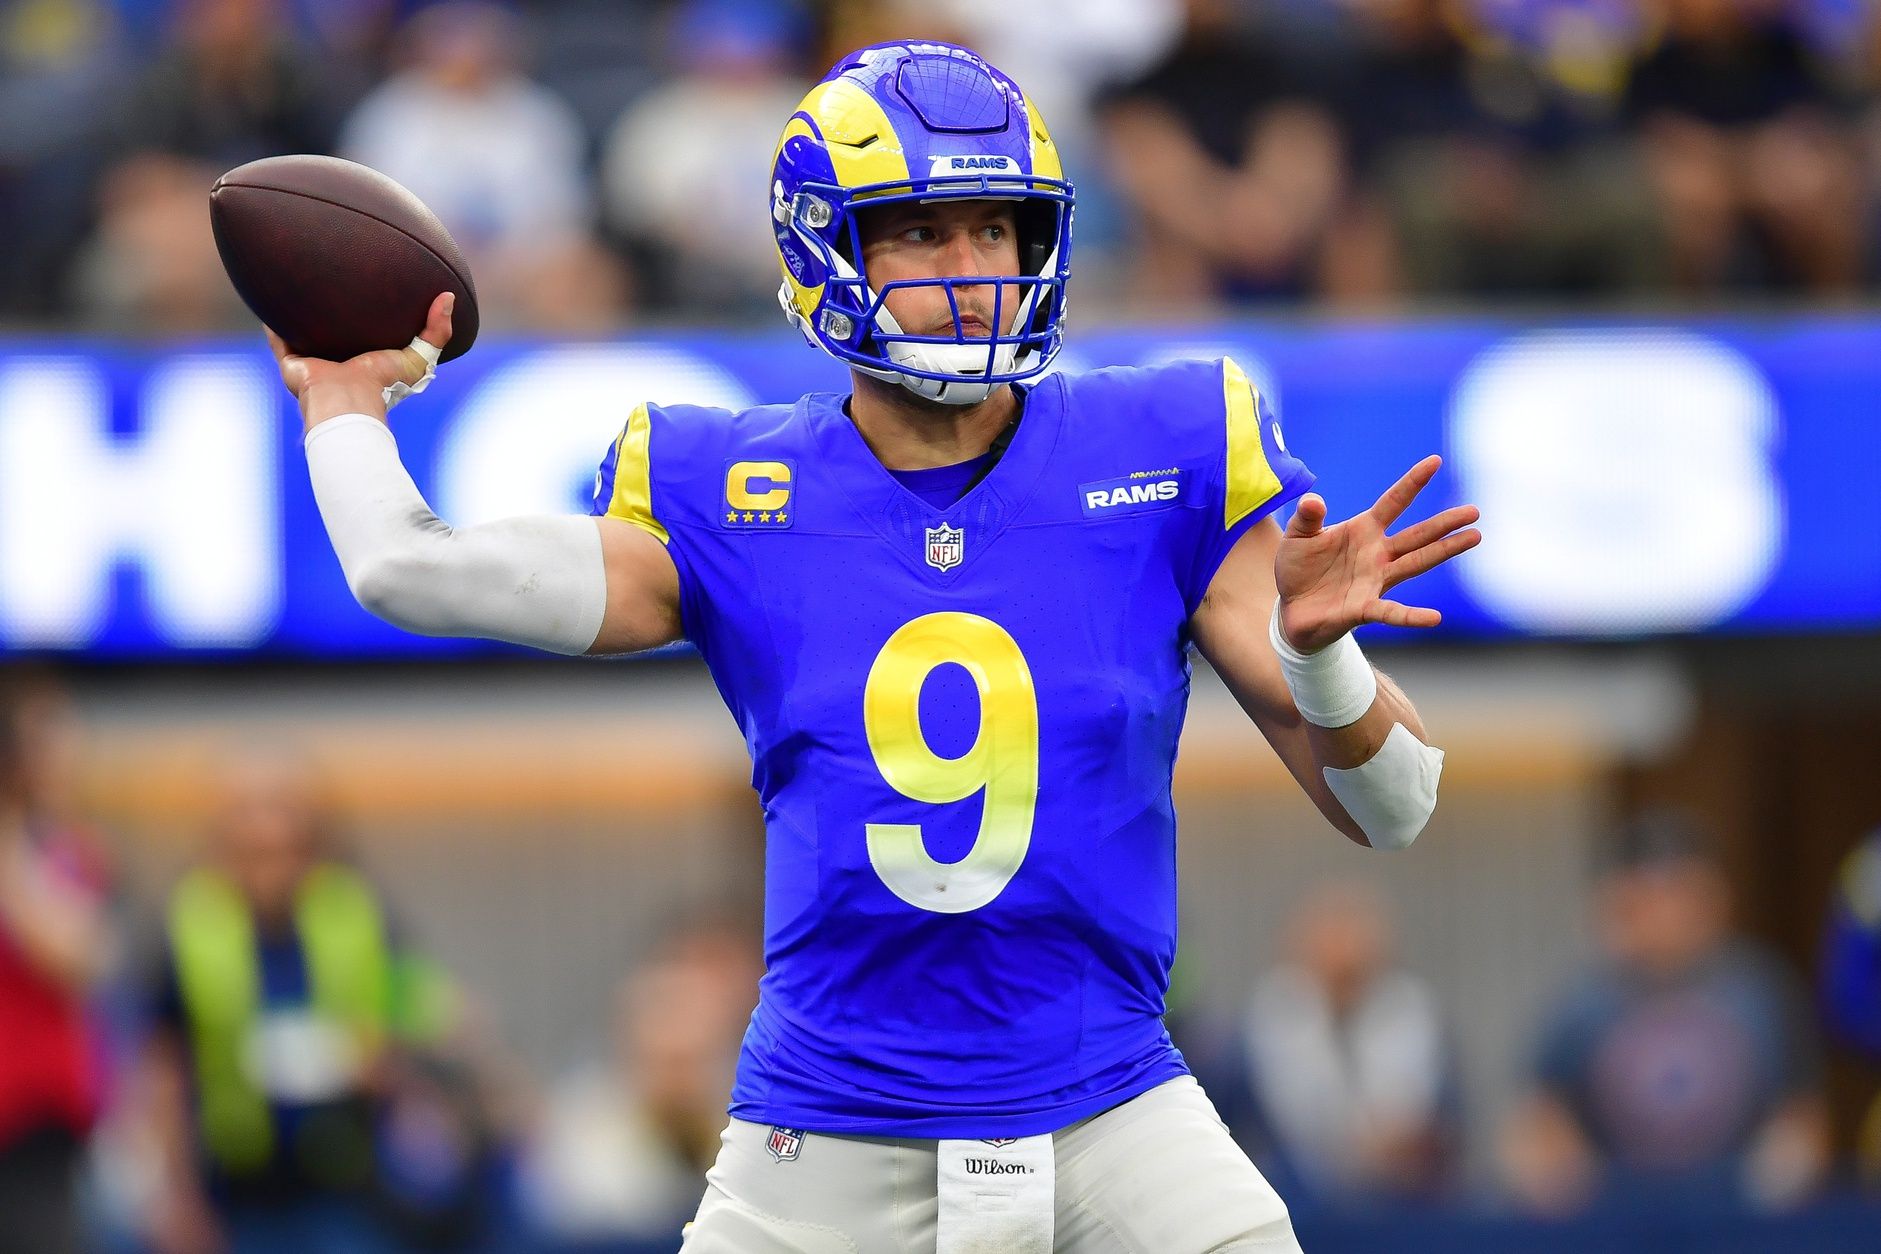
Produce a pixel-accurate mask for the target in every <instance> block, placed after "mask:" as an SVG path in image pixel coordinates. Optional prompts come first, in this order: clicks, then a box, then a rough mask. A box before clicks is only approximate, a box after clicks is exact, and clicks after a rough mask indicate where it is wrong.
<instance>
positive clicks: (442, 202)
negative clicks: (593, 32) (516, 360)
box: [340, 0, 692, 331]
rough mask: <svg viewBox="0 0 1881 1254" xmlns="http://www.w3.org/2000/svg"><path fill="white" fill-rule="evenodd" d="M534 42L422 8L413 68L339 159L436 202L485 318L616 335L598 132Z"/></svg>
mask: <svg viewBox="0 0 1881 1254" xmlns="http://www.w3.org/2000/svg"><path fill="white" fill-rule="evenodd" d="M525 33H526V32H525V30H524V28H523V27H522V25H521V23H520V21H519V19H518V18H517V17H516V15H515V14H514V13H512V12H511V11H510V10H509V9H507V8H505V7H503V6H501V5H497V4H493V3H485V2H484V0H448V2H447V3H442V4H436V5H432V6H430V7H428V8H425V9H422V10H420V11H419V12H418V14H417V15H416V16H415V17H413V18H412V20H411V22H410V23H409V24H408V25H407V26H406V28H405V29H404V31H403V32H402V34H401V36H400V43H401V45H402V47H403V50H404V58H403V59H404V62H405V68H403V69H401V70H400V71H398V72H397V73H395V74H393V75H392V77H391V78H389V79H387V80H386V81H385V82H384V83H383V84H381V85H380V86H379V87H378V88H376V89H375V90H374V91H373V92H372V93H371V94H370V95H369V96H367V97H366V99H365V100H363V101H362V102H361V103H360V105H359V108H358V109H357V110H356V111H355V112H354V113H353V115H352V116H351V117H350V118H349V119H348V120H347V122H346V126H345V132H344V135H343V137H342V141H341V145H340V148H341V155H342V156H345V157H349V158H351V159H352V160H354V161H359V162H363V163H364V164H366V165H369V166H372V167H373V168H374V169H377V170H380V171H383V172H384V173H386V174H388V175H390V176H391V177H393V178H395V179H397V180H398V181H399V182H400V183H403V184H404V185H405V186H406V187H407V188H409V189H410V190H411V191H412V192H413V193H414V194H416V195H417V196H418V198H419V199H420V200H423V201H424V202H425V203H426V204H427V205H429V206H430V207H431V209H432V210H433V212H435V213H436V214H437V215H438V217H439V218H440V219H441V220H442V221H443V223H444V225H445V226H446V227H448V228H449V229H450V232H451V235H452V236H453V237H454V238H455V239H456V240H457V242H458V244H459V245H460V246H462V248H463V249H464V252H465V254H466V256H467V257H468V258H469V259H470V262H471V266H472V269H473V270H474V272H475V275H476V280H477V288H478V294H479V296H480V297H482V300H481V302H480V303H481V307H482V308H483V310H484V311H485V315H484V316H485V318H486V319H487V320H492V321H498V322H512V323H520V324H523V325H527V326H532V327H538V328H542V329H546V330H556V331H594V330H602V329H606V328H608V327H609V326H611V325H613V324H614V323H616V322H617V321H618V320H619V319H620V318H621V317H623V316H624V314H625V306H626V304H627V301H628V299H629V292H628V287H627V280H626V276H625V275H624V274H623V272H622V268H621V265H620V263H619V262H618V261H617V260H616V259H614V258H613V257H611V256H610V255H609V254H607V253H606V252H605V250H603V249H601V248H600V247H599V246H598V245H597V244H596V243H595V240H594V237H593V230H592V225H593V217H594V190H593V187H592V186H591V184H590V180H589V177H588V173H587V144H588V140H587V136H586V135H585V134H584V133H583V131H582V128H581V122H580V120H579V118H577V117H576V115H575V112H574V110H573V109H572V108H570V107H569V105H568V104H567V103H565V102H564V101H563V100H562V99H561V98H560V97H558V96H556V95H555V94H554V93H553V92H551V91H549V90H548V89H547V88H545V87H543V86H541V85H540V84H538V83H534V82H532V81H530V79H528V78H527V77H526V76H525V75H524V73H523V70H522V57H523V51H524V47H525ZM691 142H692V138H691V136H690V134H689V135H688V138H687V141H686V143H687V144H688V145H689V144H690V143H691ZM683 147H684V146H683V145H682V146H681V147H679V148H674V149H673V150H672V151H674V152H677V151H680V150H682V148H683Z"/></svg>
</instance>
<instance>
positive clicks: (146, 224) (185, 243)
mask: <svg viewBox="0 0 1881 1254" xmlns="http://www.w3.org/2000/svg"><path fill="white" fill-rule="evenodd" d="M220 173H221V171H220V170H218V169H216V168H215V167H214V166H212V165H208V164H205V163H203V162H201V161H193V160H189V159H187V158H183V157H177V156H172V155H169V154H165V153H160V152H146V153H141V154H139V155H137V156H134V157H130V158H128V159H126V160H124V161H122V162H120V163H119V164H118V165H117V166H116V168H114V169H112V170H111V171H110V172H109V173H108V174H107V175H106V176H105V177H104V179H103V180H102V182H101V183H100V185H99V188H98V229H97V231H96V232H95V233H94V234H93V236H92V237H91V239H90V240H89V241H88V242H87V243H86V244H85V246H84V248H83V249H82V250H81V251H80V253H79V255H78V258H77V260H76V263H75V264H74V266H73V270H72V276H71V291H72V297H73V303H74V307H75V308H76V309H77V310H78V311H79V312H80V313H81V314H82V316H83V317H84V318H85V320H86V321H87V323H89V324H90V325H91V326H92V327H93V328H94V329H98V330H104V331H112V332H116V333H118V334H122V335H137V334H143V333H148V331H149V330H150V329H151V328H153V327H161V328H162V329H163V330H164V331H165V333H167V334H171V335H190V334H200V333H203V332H212V331H228V330H235V329H243V330H252V329H253V328H254V318H253V316H252V315H251V314H249V313H248V311H247V309H246V307H244V306H243V304H242V302H241V298H240V297H238V296H237V295H236V294H235V289H234V288H233V287H232V286H230V284H229V280H228V276H227V275H225V274H224V273H223V270H222V262H221V259H220V257H218V256H217V254H216V243H215V236H214V235H213V234H212V233H211V231H210V229H209V213H208V203H209V198H208V188H209V186H210V185H211V184H212V183H214V182H215V179H216V176H217V175H218V174H220Z"/></svg>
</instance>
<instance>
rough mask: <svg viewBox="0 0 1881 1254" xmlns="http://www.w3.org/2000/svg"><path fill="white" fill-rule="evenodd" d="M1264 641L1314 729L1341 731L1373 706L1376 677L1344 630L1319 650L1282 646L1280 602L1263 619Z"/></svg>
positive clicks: (1376, 684)
mask: <svg viewBox="0 0 1881 1254" xmlns="http://www.w3.org/2000/svg"><path fill="white" fill-rule="evenodd" d="M1267 638H1268V640H1269V641H1271V642H1272V644H1273V647H1274V653H1275V655H1276V656H1277V657H1279V659H1280V673H1281V674H1282V675H1284V676H1286V680H1287V691H1289V692H1291V693H1292V694H1293V704H1294V705H1295V706H1297V707H1299V711H1300V717H1301V718H1303V719H1305V720H1306V721H1307V722H1309V723H1311V724H1313V725H1314V726H1315V727H1345V726H1347V725H1349V724H1352V723H1356V722H1358V721H1359V719H1361V718H1363V717H1364V716H1365V711H1367V710H1369V709H1371V708H1372V702H1373V701H1374V700H1375V699H1376V698H1377V696H1378V675H1377V673H1376V672H1374V671H1373V670H1372V664H1371V663H1370V662H1367V661H1366V660H1365V654H1364V653H1363V652H1362V651H1361V650H1360V649H1359V646H1358V641H1356V640H1354V639H1353V638H1352V633H1350V632H1347V633H1346V634H1345V635H1343V636H1340V637H1339V638H1338V639H1337V640H1335V641H1333V642H1332V643H1331V644H1329V645H1327V646H1326V647H1325V648H1323V649H1319V650H1316V651H1314V652H1312V653H1302V652H1300V651H1299V650H1298V649H1296V648H1294V647H1293V646H1292V645H1291V644H1289V643H1287V638H1286V636H1285V634H1284V633H1282V632H1281V630H1280V602H1279V600H1277V599H1276V600H1275V601H1274V613H1273V617H1272V618H1270V619H1268V620H1267Z"/></svg>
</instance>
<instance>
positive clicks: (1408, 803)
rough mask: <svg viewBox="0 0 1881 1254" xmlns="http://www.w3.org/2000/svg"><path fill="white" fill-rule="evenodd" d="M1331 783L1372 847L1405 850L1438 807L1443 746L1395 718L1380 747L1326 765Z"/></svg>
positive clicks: (1327, 783) (1324, 770)
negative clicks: (1353, 762) (1360, 757)
mask: <svg viewBox="0 0 1881 1254" xmlns="http://www.w3.org/2000/svg"><path fill="white" fill-rule="evenodd" d="M1323 773H1324V775H1325V776H1326V787H1328V788H1330V789H1332V795H1333V796H1335V797H1337V798H1338V799H1339V804H1340V805H1342V806H1344V807H1345V812H1346V813H1347V814H1349V815H1351V816H1352V821H1353V822H1355V823H1357V824H1358V825H1359V829H1360V830H1361V831H1363V832H1364V833H1365V839H1366V840H1367V841H1369V842H1371V846H1372V848H1373V849H1402V848H1404V847H1405V846H1406V845H1409V844H1410V843H1411V842H1412V841H1414V840H1416V839H1417V836H1418V833H1420V832H1422V831H1423V830H1424V824H1426V823H1428V822H1430V815H1431V812H1432V811H1433V810H1435V809H1436V808H1437V779H1438V777H1439V776H1441V775H1442V774H1443V750H1441V749H1433V748H1431V747H1430V746H1429V745H1427V744H1425V743H1424V742H1423V741H1421V740H1419V739H1418V738H1417V737H1416V736H1414V735H1412V734H1411V730H1410V728H1408V727H1406V726H1405V725H1404V724H1403V723H1393V724H1392V725H1391V734H1390V735H1388V736H1386V737H1385V743H1384V744H1382V745H1380V746H1379V748H1378V752H1377V753H1374V754H1373V755H1372V756H1371V757H1370V758H1368V759H1366V760H1365V761H1363V762H1361V763H1359V764H1358V765H1357V766H1353V767H1348V768H1346V769H1345V770H1339V769H1338V768H1336V767H1331V766H1328V767H1325V768H1323Z"/></svg>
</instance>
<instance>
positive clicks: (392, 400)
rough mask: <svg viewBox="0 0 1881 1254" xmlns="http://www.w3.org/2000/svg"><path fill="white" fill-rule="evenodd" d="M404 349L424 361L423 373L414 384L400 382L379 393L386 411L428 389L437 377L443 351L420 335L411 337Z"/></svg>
mask: <svg viewBox="0 0 1881 1254" xmlns="http://www.w3.org/2000/svg"><path fill="white" fill-rule="evenodd" d="M406 347H407V348H409V349H411V351H412V352H414V353H417V354H418V355H419V356H420V357H422V358H424V359H425V372H424V374H423V375H422V376H420V377H419V379H418V382H416V383H406V382H404V381H402V380H401V381H400V382H398V383H394V384H392V385H391V386H390V387H388V388H386V389H384V391H383V392H381V393H380V395H382V396H384V397H385V407H386V409H387V410H388V411H389V410H390V409H391V408H392V406H394V405H396V404H398V403H399V402H400V401H402V400H404V399H405V398H406V397H407V396H416V395H418V393H420V392H422V391H424V390H425V389H426V388H428V387H430V386H431V380H433V379H435V378H437V377H438V358H439V357H441V356H443V354H444V350H443V349H441V348H439V347H438V346H437V345H435V344H433V343H431V342H430V341H429V340H427V339H425V338H424V337H423V336H422V335H415V336H413V337H412V341H411V343H410V344H407V345H406Z"/></svg>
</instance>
